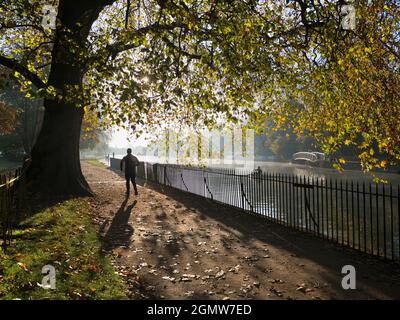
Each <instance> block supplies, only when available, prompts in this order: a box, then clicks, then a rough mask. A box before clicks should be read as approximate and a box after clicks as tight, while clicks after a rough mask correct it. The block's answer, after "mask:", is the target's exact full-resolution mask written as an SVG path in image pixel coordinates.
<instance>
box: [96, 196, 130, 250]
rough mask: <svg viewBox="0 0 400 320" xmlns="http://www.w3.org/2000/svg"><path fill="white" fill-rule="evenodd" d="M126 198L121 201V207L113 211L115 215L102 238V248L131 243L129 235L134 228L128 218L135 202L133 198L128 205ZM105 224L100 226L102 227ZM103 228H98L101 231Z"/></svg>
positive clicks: (106, 248)
mask: <svg viewBox="0 0 400 320" xmlns="http://www.w3.org/2000/svg"><path fill="white" fill-rule="evenodd" d="M127 203H128V198H125V199H124V201H123V202H122V203H121V207H120V208H119V209H118V211H117V212H116V213H115V216H114V218H113V220H112V222H111V225H110V227H109V228H108V230H107V233H106V234H105V235H104V238H103V249H104V250H112V249H114V248H116V247H128V246H129V245H130V243H131V237H132V235H133V232H134V229H133V228H132V226H131V225H129V218H130V216H131V213H132V210H133V208H134V207H135V205H136V204H137V201H136V200H135V201H134V202H133V203H132V204H130V205H128V206H127ZM104 228H105V226H103V227H102V229H104ZM102 232H103V230H100V233H102Z"/></svg>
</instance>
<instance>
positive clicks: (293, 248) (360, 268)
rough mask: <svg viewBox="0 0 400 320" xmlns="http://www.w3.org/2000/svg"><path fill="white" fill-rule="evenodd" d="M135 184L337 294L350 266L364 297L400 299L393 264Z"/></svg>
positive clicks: (216, 205)
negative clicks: (271, 251) (316, 276)
mask: <svg viewBox="0 0 400 320" xmlns="http://www.w3.org/2000/svg"><path fill="white" fill-rule="evenodd" d="M137 183H138V184H139V185H140V186H144V187H146V188H149V189H152V190H154V191H157V192H159V193H162V194H164V195H165V196H167V197H170V198H171V199H174V200H176V201H178V202H180V203H181V204H183V205H184V206H185V207H186V208H189V209H194V210H197V211H198V212H199V213H200V218H201V216H202V215H204V216H207V217H209V218H212V219H215V220H216V221H218V222H219V223H220V225H219V227H220V228H221V229H222V230H224V229H225V230H229V229H234V230H236V231H239V233H240V238H241V240H242V241H243V242H244V243H246V244H247V245H248V246H249V248H251V247H252V242H254V239H257V240H259V241H262V242H263V243H265V244H268V245H271V246H273V247H274V248H275V250H278V252H279V254H280V256H281V258H285V259H286V258H287V259H288V260H291V261H292V263H293V262H295V261H299V262H298V263H299V265H298V266H299V267H298V268H299V270H303V271H309V272H310V273H313V272H315V271H317V272H319V273H320V276H321V277H323V278H324V279H325V280H326V281H327V282H329V283H332V284H335V287H336V289H337V290H339V291H343V289H342V288H341V287H340V280H339V279H341V278H342V275H341V270H342V267H343V266H344V265H353V266H355V268H356V270H357V289H358V290H357V291H358V292H359V293H361V292H364V293H366V294H367V296H374V295H375V294H376V293H384V294H386V295H387V296H389V297H391V298H397V299H398V298H400V266H399V265H398V264H396V263H391V262H387V261H383V260H381V259H378V258H376V257H371V256H369V255H366V254H363V253H361V252H358V251H355V250H352V249H349V248H344V247H342V246H340V245H337V244H335V243H331V242H328V241H326V240H322V239H318V238H316V237H314V236H312V235H309V234H305V233H302V232H299V231H296V230H293V229H290V228H287V227H284V226H281V225H278V224H275V223H272V222H270V221H268V220H267V219H265V218H264V217H262V216H259V215H254V214H250V213H247V212H243V211H241V210H239V209H236V208H232V207H228V206H224V205H221V204H219V203H216V202H212V201H210V200H209V199H204V198H203V197H200V196H196V195H194V194H189V193H186V192H183V191H180V190H177V189H174V188H170V187H166V186H162V185H159V184H156V183H151V182H146V181H143V180H141V179H138V181H137ZM300 259H306V262H307V261H308V262H309V263H306V265H303V264H302V263H300V262H302V261H304V260H300ZM310 263H311V264H310ZM293 264H294V265H296V264H295V263H293ZM308 268H310V270H308ZM320 269H321V270H320ZM319 270H320V271H319ZM350 291H351V290H350ZM343 292H344V291H343ZM347 293H348V294H349V297H351V298H356V294H355V295H354V296H352V294H351V292H346V294H347ZM372 293H374V294H372Z"/></svg>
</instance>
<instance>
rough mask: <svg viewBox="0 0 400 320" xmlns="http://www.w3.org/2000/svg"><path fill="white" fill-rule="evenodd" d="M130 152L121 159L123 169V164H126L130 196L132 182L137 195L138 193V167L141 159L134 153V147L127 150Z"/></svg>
mask: <svg viewBox="0 0 400 320" xmlns="http://www.w3.org/2000/svg"><path fill="white" fill-rule="evenodd" d="M126 152H127V153H128V154H127V155H126V156H125V157H123V158H122V160H121V171H122V165H123V164H125V179H126V195H127V196H129V193H130V182H132V184H133V188H134V189H135V195H138V191H137V187H136V167H137V166H138V165H139V160H138V158H136V157H135V156H134V155H132V149H130V148H129V149H128V150H127V151H126Z"/></svg>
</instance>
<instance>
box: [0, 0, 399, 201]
mask: <svg viewBox="0 0 400 320" xmlns="http://www.w3.org/2000/svg"><path fill="white" fill-rule="evenodd" d="M379 2H380V4H381V5H383V4H384V3H385V1H383V0H381V1H379ZM338 3H339V2H338V1H334V0H332V1H305V0H304V1H303V0H293V1H289V2H287V1H259V0H247V1H242V0H241V1H235V0H229V1H228V0H225V1H217V0H213V1H210V0H208V1H206V0H204V1H202V0H185V1H184V0H180V1H169V0H135V1H133V0H119V1H118V0H81V1H79V2H75V1H70V0H69V1H68V0H58V1H56V0H55V1H52V2H51V3H49V2H47V1H44V0H43V1H40V0H30V1H25V0H3V1H0V23H1V27H0V41H1V44H2V47H1V50H0V64H2V65H4V66H6V67H8V68H9V69H12V70H13V71H14V73H13V77H14V78H16V79H17V80H18V81H19V83H20V86H21V90H22V91H23V92H25V93H26V95H27V96H35V95H41V96H42V97H44V107H45V116H44V121H43V127H42V130H41V132H40V135H39V137H38V140H37V143H36V145H35V147H34V148H33V151H32V165H31V167H30V170H29V174H28V179H30V180H31V182H32V184H33V185H34V186H35V187H36V190H39V191H42V192H45V193H50V192H51V193H56V194H74V195H82V194H83V195H84V194H89V193H90V190H89V187H88V185H87V183H86V181H85V179H84V177H83V175H82V172H81V168H80V162H79V138H80V133H81V124H82V118H83V115H84V110H85V109H86V110H87V109H91V110H92V111H96V112H97V113H98V117H99V118H101V119H107V121H106V123H109V124H119V125H126V124H129V123H135V124H136V125H137V126H138V127H139V128H140V127H141V126H143V125H146V126H147V127H148V128H149V127H152V126H154V127H159V126H162V125H165V123H166V122H169V121H176V120H178V121H179V123H181V124H182V123H186V124H190V125H196V124H199V123H200V124H206V125H211V124H214V123H218V122H221V121H225V120H230V121H233V122H237V121H240V120H243V119H247V120H253V121H254V122H257V121H258V122H260V120H261V122H262V123H265V120H264V119H262V118H263V117H264V116H268V117H270V116H272V117H273V118H274V119H275V121H276V122H277V123H278V124H279V123H284V122H287V121H286V120H285V117H286V115H287V117H286V118H290V119H302V117H300V116H296V113H299V112H300V113H301V114H302V115H306V114H307V112H308V111H309V110H310V109H309V108H308V109H306V110H305V111H302V110H299V109H296V110H294V111H293V110H289V108H280V106H279V103H280V102H281V101H283V105H284V104H285V101H288V100H289V99H288V96H290V95H291V92H290V91H289V89H293V91H294V92H295V93H296V92H301V91H303V92H304V90H301V89H302V88H304V87H305V86H310V92H312V90H314V92H315V94H314V98H315V97H316V96H318V91H319V87H318V86H319V84H318V83H317V82H315V81H316V80H315V79H314V78H313V77H314V74H315V72H317V71H320V72H322V70H323V68H326V67H328V66H330V64H327V61H329V62H330V61H331V60H332V61H339V60H337V59H336V58H335V59H336V60H335V59H331V60H327V59H328V58H329V57H330V55H329V54H330V53H331V52H337V51H340V50H336V49H337V48H343V43H344V45H346V39H349V38H348V36H349V32H344V33H343V32H342V30H341V29H340V27H339V26H340V14H339V9H340V7H339V6H338ZM365 3H366V4H367V1H365ZM44 5H52V6H53V8H55V12H56V17H57V18H56V21H55V25H54V26H55V28H54V30H53V29H51V28H46V26H47V25H48V26H51V25H52V18H51V14H50V15H49V14H48V13H49V12H48V11H49V8H50V9H51V8H52V7H48V6H47V7H45V6H44ZM378 10H379V8H378ZM50 11H52V10H50ZM388 11H390V12H392V11H393V9H392V8H391V7H389V10H388ZM50 13H51V12H50ZM44 16H45V17H44ZM383 18H385V16H383ZM397 25H398V24H397ZM385 30H386V29H385ZM389 34H390V31H389ZM353 38H354V36H353ZM347 41H349V40H347ZM332 44H336V46H334V47H333V48H332ZM389 47H390V49H391V50H396V48H395V47H393V46H389ZM312 53H314V54H316V55H317V57H322V58H323V59H324V61H323V62H322V63H317V66H318V67H319V69H318V68H314V69H312V68H311V67H310V66H313V64H312V63H313V62H310V61H308V60H307V59H306V58H309V57H310V54H312ZM327 55H328V58H327ZM303 57H305V58H304V59H302V58H303ZM334 57H338V55H334ZM314 62H315V61H314ZM338 63H339V62H338ZM311 69H312V70H311ZM302 70H303V71H305V72H302ZM314 71H315V72H314ZM335 71H337V70H336V69H335ZM336 74H337V72H336ZM330 75H331V76H332V77H333V76H334V73H330ZM327 81H328V80H327ZM322 88H325V87H322ZM282 89H283V91H282ZM338 90H339V89H338ZM340 90H342V89H340ZM293 95H294V98H295V99H297V100H298V101H300V102H301V103H303V104H305V103H308V102H313V101H316V100H315V99H314V100H313V99H312V98H310V99H306V98H305V96H304V95H303V96H300V94H293ZM310 97H312V96H311V95H310ZM255 101H258V105H255V104H254V103H255ZM263 102H264V103H263ZM260 106H261V107H260ZM291 106H293V105H292V104H291ZM297 124H298V125H299V124H301V123H297ZM310 131H311V130H310Z"/></svg>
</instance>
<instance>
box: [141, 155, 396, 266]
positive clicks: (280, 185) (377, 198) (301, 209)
mask: <svg viewBox="0 0 400 320" xmlns="http://www.w3.org/2000/svg"><path fill="white" fill-rule="evenodd" d="M137 175H138V177H139V178H143V179H146V180H150V181H154V182H157V183H161V184H164V185H167V186H170V187H173V188H177V189H180V190H183V191H186V192H190V193H193V194H197V195H199V196H202V197H206V198H210V199H212V200H214V201H218V202H221V203H223V204H227V205H230V206H233V207H236V208H240V209H243V210H245V211H248V212H253V213H256V214H260V215H263V216H265V217H266V218H268V219H270V220H272V221H274V222H276V223H279V224H282V225H285V226H288V227H291V228H294V229H297V230H300V231H304V232H308V233H312V234H315V235H316V236H319V237H321V238H324V239H327V240H330V241H334V242H337V243H339V244H342V245H344V246H349V247H351V248H354V249H356V250H360V251H362V252H365V253H368V254H371V255H375V256H379V257H383V258H385V259H390V260H400V246H399V233H400V232H399V231H400V219H399V212H400V201H399V198H400V186H399V185H396V186H395V185H391V184H376V183H372V182H371V183H370V182H359V181H349V180H338V179H329V178H328V179H321V178H310V177H304V176H295V175H287V174H275V173H254V172H251V171H247V170H238V169H208V168H207V169H202V168H191V167H184V166H178V165H165V164H151V163H141V164H140V166H139V168H138V173H137Z"/></svg>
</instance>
